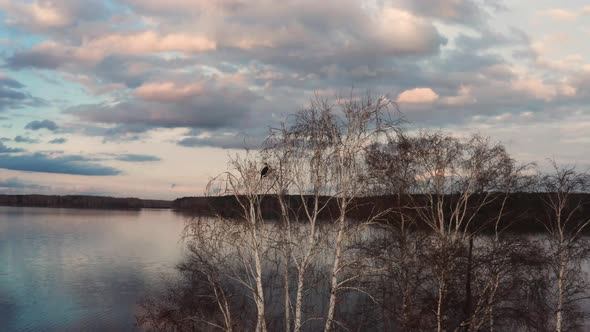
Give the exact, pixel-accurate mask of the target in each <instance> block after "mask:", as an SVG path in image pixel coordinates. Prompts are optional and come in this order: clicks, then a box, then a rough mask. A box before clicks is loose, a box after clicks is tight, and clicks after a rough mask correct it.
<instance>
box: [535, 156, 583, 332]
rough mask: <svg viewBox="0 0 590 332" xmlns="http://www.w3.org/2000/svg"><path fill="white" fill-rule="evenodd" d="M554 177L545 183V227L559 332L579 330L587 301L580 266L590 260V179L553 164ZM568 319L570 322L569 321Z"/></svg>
mask: <svg viewBox="0 0 590 332" xmlns="http://www.w3.org/2000/svg"><path fill="white" fill-rule="evenodd" d="M553 168H554V173H553V174H548V175H545V176H544V177H543V178H542V179H541V189H542V190H543V191H544V192H545V193H544V196H545V198H544V202H545V206H546V210H547V217H548V218H547V221H546V222H545V227H546V229H547V231H548V234H549V245H550V257H551V261H550V266H551V270H552V272H553V276H554V280H555V286H556V287H555V330H556V331H558V332H561V331H565V330H567V329H568V327H569V328H572V327H575V326H576V323H577V321H578V320H579V318H580V317H576V311H577V310H576V304H577V302H579V301H580V300H581V299H584V298H587V293H586V288H587V286H588V285H587V282H586V281H585V280H584V279H583V278H582V275H581V266H580V264H581V263H582V261H583V260H584V259H586V258H587V257H588V254H589V247H588V241H587V240H586V239H585V238H583V237H582V235H583V232H584V230H585V229H586V227H587V226H588V224H589V223H590V218H588V216H587V215H586V214H584V213H583V208H584V205H585V203H586V202H585V201H584V197H583V196H582V195H580V194H581V193H586V192H588V189H589V188H590V176H589V175H588V174H586V173H579V172H577V171H576V170H575V168H573V167H560V166H558V165H557V163H556V162H555V161H553ZM566 318H569V319H568V320H567V321H566Z"/></svg>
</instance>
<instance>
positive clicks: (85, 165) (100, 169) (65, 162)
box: [0, 153, 121, 176]
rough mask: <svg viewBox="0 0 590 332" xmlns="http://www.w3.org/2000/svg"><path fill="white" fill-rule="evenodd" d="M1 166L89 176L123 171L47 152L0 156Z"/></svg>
mask: <svg viewBox="0 0 590 332" xmlns="http://www.w3.org/2000/svg"><path fill="white" fill-rule="evenodd" d="M0 168H5V169H10V170H16V171H26V172H43V173H57V174H74V175H88V176H109V175H119V174H121V171H119V170H117V169H115V168H112V167H109V166H103V165H99V164H96V163H93V162H90V159H88V158H86V157H82V156H76V155H66V156H58V157H53V156H50V155H48V154H45V153H34V154H26V155H8V156H4V157H2V158H0Z"/></svg>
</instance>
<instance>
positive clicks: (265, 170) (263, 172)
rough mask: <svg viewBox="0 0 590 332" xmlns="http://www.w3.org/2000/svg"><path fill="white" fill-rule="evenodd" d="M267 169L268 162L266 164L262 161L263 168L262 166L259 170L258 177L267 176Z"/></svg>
mask: <svg viewBox="0 0 590 332" xmlns="http://www.w3.org/2000/svg"><path fill="white" fill-rule="evenodd" d="M268 170H269V167H268V164H267V163H264V167H263V168H262V170H261V171H260V178H261V179H262V178H263V177H265V176H267V175H268Z"/></svg>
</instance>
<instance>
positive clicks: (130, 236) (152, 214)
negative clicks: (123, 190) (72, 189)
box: [0, 207, 184, 331]
mask: <svg viewBox="0 0 590 332" xmlns="http://www.w3.org/2000/svg"><path fill="white" fill-rule="evenodd" d="M183 222H184V217H183V216H182V215H179V214H176V213H174V212H172V211H169V210H142V211H104V210H76V209H47V208H14V207H0V331H80V330H84V331H132V330H136V329H137V327H135V325H134V323H135V317H134V315H135V313H136V312H137V310H138V306H137V302H138V300H140V299H141V298H142V297H143V296H145V295H148V294H150V293H152V292H156V291H158V289H161V287H162V283H163V282H162V280H163V278H166V277H174V274H175V271H174V266H175V265H176V264H177V263H178V262H180V260H181V259H182V255H183V245H182V243H181V242H180V241H179V240H180V234H181V232H182V229H183V226H184V225H183Z"/></svg>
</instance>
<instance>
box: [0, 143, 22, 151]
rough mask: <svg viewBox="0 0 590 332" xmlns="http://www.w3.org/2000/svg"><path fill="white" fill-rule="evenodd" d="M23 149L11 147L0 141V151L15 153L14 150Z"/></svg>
mask: <svg viewBox="0 0 590 332" xmlns="http://www.w3.org/2000/svg"><path fill="white" fill-rule="evenodd" d="M23 151H24V150H23V149H20V148H11V147H8V146H6V145H4V143H2V142H0V153H16V152H23Z"/></svg>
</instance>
